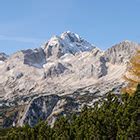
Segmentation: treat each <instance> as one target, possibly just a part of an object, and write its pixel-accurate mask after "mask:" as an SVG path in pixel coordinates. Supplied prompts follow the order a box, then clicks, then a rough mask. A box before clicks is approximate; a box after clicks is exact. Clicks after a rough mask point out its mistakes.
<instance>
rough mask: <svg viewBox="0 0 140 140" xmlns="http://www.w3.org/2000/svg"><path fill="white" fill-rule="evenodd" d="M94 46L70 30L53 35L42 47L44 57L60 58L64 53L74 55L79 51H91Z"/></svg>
mask: <svg viewBox="0 0 140 140" xmlns="http://www.w3.org/2000/svg"><path fill="white" fill-rule="evenodd" d="M94 48H95V46H93V45H91V44H90V43H88V42H87V41H86V40H84V39H82V38H81V37H80V36H79V35H77V34H75V33H72V32H70V31H67V32H64V33H62V34H61V35H60V36H53V37H52V38H51V39H50V40H49V41H48V42H47V43H46V44H45V47H44V51H45V53H46V58H50V57H51V58H53V59H54V58H56V59H57V58H60V57H61V56H63V55H64V54H67V53H70V54H73V55H75V54H76V53H79V52H84V51H91V50H92V49H94Z"/></svg>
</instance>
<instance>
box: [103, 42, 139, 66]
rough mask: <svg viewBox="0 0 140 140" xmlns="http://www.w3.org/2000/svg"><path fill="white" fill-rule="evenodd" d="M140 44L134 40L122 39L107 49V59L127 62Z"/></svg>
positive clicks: (116, 62) (118, 62)
mask: <svg viewBox="0 0 140 140" xmlns="http://www.w3.org/2000/svg"><path fill="white" fill-rule="evenodd" d="M137 48H140V45H139V44H137V43H134V42H132V41H128V40H125V41H122V42H120V43H119V44H116V45H114V46H112V47H111V48H109V49H107V50H106V51H105V57H106V59H107V61H110V62H111V63H113V64H122V63H127V62H128V61H129V60H130V58H131V57H132V56H133V55H134V53H135V52H136V49H137Z"/></svg>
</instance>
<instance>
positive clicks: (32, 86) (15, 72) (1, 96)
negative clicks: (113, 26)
mask: <svg viewBox="0 0 140 140" xmlns="http://www.w3.org/2000/svg"><path fill="white" fill-rule="evenodd" d="M139 47H140V46H139V44H137V43H133V42H131V41H123V42H121V43H119V44H116V45H114V46H113V47H111V48H109V49H107V50H106V51H102V50H100V49H98V48H97V47H96V46H94V45H92V44H90V43H89V42H88V41H86V40H84V39H83V38H82V37H80V36H79V35H77V34H75V33H72V32H70V31H67V32H64V33H62V34H61V35H60V36H53V37H52V38H51V39H50V40H49V41H48V42H47V43H45V45H44V46H43V47H41V48H38V49H33V50H32V49H28V50H21V51H18V52H16V53H14V54H13V55H11V56H7V55H5V54H0V61H1V62H2V63H0V79H1V80H0V109H1V110H0V111H1V112H2V114H3V115H2V117H1V120H2V126H4V127H9V126H11V125H12V124H13V123H14V124H16V125H17V126H19V125H21V126H22V125H23V124H26V123H28V124H29V125H31V126H34V125H35V124H36V123H37V121H38V120H39V119H47V120H48V122H49V123H50V124H53V123H54V121H55V120H56V119H57V117H58V116H59V115H68V114H69V113H72V112H78V111H80V110H81V109H82V107H83V106H84V105H85V104H86V105H88V106H93V104H94V102H96V101H98V100H100V99H101V98H105V95H106V94H107V93H108V92H109V91H113V92H114V93H116V94H117V93H119V91H120V89H121V87H122V86H123V85H124V84H125V83H124V80H123V78H122V77H123V75H124V73H125V72H126V70H127V63H128V62H129V60H130V58H131V57H132V56H133V54H134V53H135V52H136V49H137V48H139ZM9 112H10V113H9ZM7 118H8V119H9V118H10V120H11V121H10V122H9V121H8V119H7Z"/></svg>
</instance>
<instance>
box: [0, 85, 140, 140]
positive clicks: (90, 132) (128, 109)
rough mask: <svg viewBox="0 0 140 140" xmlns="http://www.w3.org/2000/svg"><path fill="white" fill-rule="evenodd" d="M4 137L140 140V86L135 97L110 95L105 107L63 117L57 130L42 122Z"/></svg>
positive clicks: (8, 131) (5, 131) (7, 131)
mask: <svg viewBox="0 0 140 140" xmlns="http://www.w3.org/2000/svg"><path fill="white" fill-rule="evenodd" d="M0 134H3V136H5V137H7V139H8V140H19V139H20V140H36V139H37V140H94V139H95V140H102V139H103V140H108V139H117V140H120V139H121V140H123V139H124V140H125V139H140V86H138V88H137V91H136V93H135V94H134V95H133V96H128V94H124V95H122V98H121V99H120V98H118V97H117V96H116V95H114V94H111V93H109V94H108V96H107V99H106V100H104V101H103V102H102V104H101V103H96V104H95V106H94V107H93V108H87V107H86V106H85V107H84V108H83V110H82V111H81V113H80V114H78V115H76V114H73V115H72V116H71V117H69V118H68V117H60V118H59V119H58V120H57V121H56V122H55V124H54V127H53V128H51V127H50V126H49V125H48V124H47V122H44V121H40V122H39V123H38V124H37V125H36V126H35V127H33V128H31V127H29V126H28V125H25V126H24V127H17V128H11V129H1V130H0ZM1 136H2V135H1Z"/></svg>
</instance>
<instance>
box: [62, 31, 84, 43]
mask: <svg viewBox="0 0 140 140" xmlns="http://www.w3.org/2000/svg"><path fill="white" fill-rule="evenodd" d="M60 37H61V38H62V39H67V40H70V41H71V42H79V41H81V39H82V38H81V37H80V36H79V35H78V34H76V33H73V32H71V31H66V32H63V33H62V34H61V35H60Z"/></svg>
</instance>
